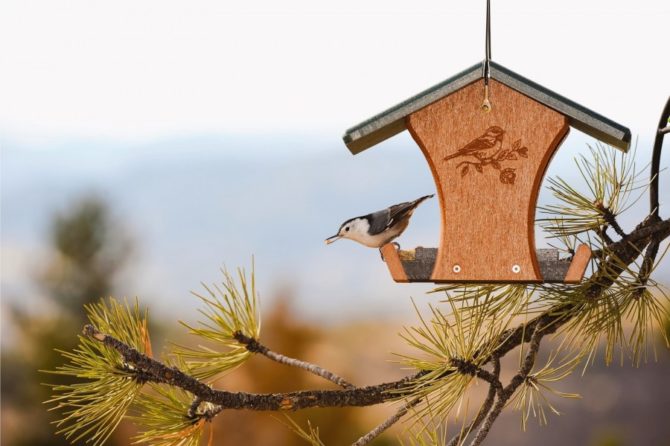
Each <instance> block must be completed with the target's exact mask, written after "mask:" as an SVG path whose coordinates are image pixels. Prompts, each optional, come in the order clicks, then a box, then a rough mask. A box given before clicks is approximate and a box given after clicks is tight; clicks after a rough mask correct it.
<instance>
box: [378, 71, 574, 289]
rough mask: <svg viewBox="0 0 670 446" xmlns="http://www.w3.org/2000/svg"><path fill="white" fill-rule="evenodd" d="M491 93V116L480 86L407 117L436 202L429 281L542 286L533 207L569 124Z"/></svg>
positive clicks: (495, 86)
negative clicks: (435, 244)
mask: <svg viewBox="0 0 670 446" xmlns="http://www.w3.org/2000/svg"><path fill="white" fill-rule="evenodd" d="M489 91H490V100H491V102H492V105H493V108H492V110H491V111H490V112H484V111H483V110H482V109H481V104H482V100H483V94H484V85H483V81H478V82H475V83H473V84H470V85H468V86H466V87H464V88H462V89H461V90H458V91H457V92H455V93H453V94H451V95H449V96H447V97H445V98H443V99H441V100H439V101H437V102H435V103H433V104H431V105H429V106H427V107H425V108H423V109H421V110H419V111H417V112H415V113H413V114H411V115H410V116H408V118H407V128H408V129H409V131H410V133H411V135H412V137H413V138H414V140H415V141H416V142H417V143H418V144H419V146H420V147H421V150H422V151H423V153H424V155H425V157H426V160H427V161H428V164H429V166H430V168H431V171H432V173H433V177H434V180H435V184H436V186H437V191H438V196H439V201H440V209H441V220H442V221H441V224H442V228H441V236H440V246H439V248H438V253H437V261H436V265H435V269H434V271H433V276H432V278H431V281H435V282H444V281H456V282H461V281H463V282H469V281H487V282H491V281H503V282H534V281H538V282H539V281H541V280H542V277H541V275H540V271H539V266H538V263H537V258H536V254H535V227H534V223H535V207H536V204H537V195H538V192H539V188H540V185H541V183H542V178H543V177H544V173H545V170H546V168H547V165H548V163H549V160H550V159H551V157H552V156H553V154H554V152H555V151H556V149H557V147H558V146H559V145H560V143H561V141H562V140H563V138H564V137H565V136H566V135H567V133H568V130H569V127H568V122H567V119H566V118H565V117H564V116H562V115H561V114H559V113H557V112H555V111H553V110H551V109H549V108H547V107H545V106H544V105H542V104H540V103H538V102H535V101H534V100H532V99H530V98H528V97H526V96H524V95H522V94H521V93H518V92H516V91H514V90H512V89H510V88H509V87H506V86H505V85H503V84H501V83H499V82H497V81H495V80H493V79H492V80H491V81H490V83H489ZM517 141H518V142H517ZM500 156H503V157H504V159H500ZM466 166H467V169H465V171H464V168H465V167H466ZM387 263H388V262H387ZM517 267H518V272H514V270H516V269H517ZM389 268H390V266H389ZM454 269H456V270H458V269H460V272H454Z"/></svg>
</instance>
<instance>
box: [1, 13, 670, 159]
mask: <svg viewBox="0 0 670 446" xmlns="http://www.w3.org/2000/svg"><path fill="white" fill-rule="evenodd" d="M0 8H1V9H0V12H1V14H0V64H1V66H2V70H1V72H0V103H1V104H2V105H1V106H0V131H1V132H2V135H3V136H4V138H6V139H9V140H10V141H21V142H24V143H30V144H34V145H37V146H48V145H49V144H48V143H53V142H54V141H60V140H72V139H95V140H98V139H102V140H112V141H122V140H125V141H128V140H130V141H151V140H156V139H160V138H170V137H175V136H183V135H190V134H200V133H214V134H231V133H232V134H239V133H242V134H268V133H270V134H276V133H277V132H281V133H289V134H324V135H328V136H330V137H332V138H335V139H336V138H339V137H340V136H341V134H342V133H343V131H344V129H346V128H348V127H350V126H352V125H353V124H356V123H357V122H359V121H361V120H363V119H366V118H367V117H369V116H371V115H373V114H376V113H377V112H379V111H381V110H384V109H386V108H388V107H389V106H391V105H393V104H395V103H397V102H399V101H401V100H403V99H405V98H407V97H409V96H411V95H413V94H415V93H417V92H419V91H422V90H423V89H425V88H427V87H429V86H431V85H433V84H435V83H437V82H439V81H441V80H443V79H445V78H447V77H449V76H451V75H453V74H454V73H457V72H459V71H461V70H462V69H465V68H467V67H469V66H471V65H473V64H474V63H477V62H479V61H480V60H481V59H482V58H483V54H484V13H485V2H484V1H483V0H481V1H467V2H466V1H460V2H456V1H447V0H442V1H433V0H427V1H413V2H407V1H396V0H383V1H381V0H373V1H360V0H340V1H337V2H314V1H306V0H287V1H283V2H277V1H269V0H267V1H266V0H263V1H258V0H250V1H244V2H230V1H221V0H212V1H198V0H195V1H189V2H184V1H174V0H145V1H137V0H116V1H113V2H110V1H96V0H72V1H58V0H34V1H25V0H18V1H15V0H5V1H3V2H2V5H1V6H0ZM668 23H670V2H667V1H664V0H657V1H656V0H640V1H635V2H631V1H621V0H590V1H583V0H564V1H560V2H547V1H536V0H508V1H505V2H501V1H496V0H493V5H492V30H493V31H492V49H493V51H492V54H493V60H495V61H496V62H498V63H500V64H502V65H504V66H506V67H508V68H511V69H512V70H514V71H516V72H518V73H520V74H522V75H524V76H526V77H528V78H530V79H532V80H534V81H536V82H538V83H540V84H542V85H544V86H546V87H548V88H550V89H552V90H554V91H556V92H558V93H560V94H563V95H564V96H567V97H569V98H571V99H573V100H575V101H576V102H578V103H581V104H583V105H585V106H587V107H589V108H592V109H594V110H596V111H600V112H602V113H603V114H606V115H607V116H608V117H610V118H611V119H613V120H615V121H617V122H621V123H624V124H625V125H627V126H629V127H630V128H631V130H632V131H633V134H636V135H642V136H644V135H649V134H650V133H651V131H653V125H654V123H655V122H656V121H657V119H658V118H657V115H658V113H660V110H661V108H662V106H663V103H664V100H665V95H666V94H667V77H668V73H669V72H670V70H669V68H670V61H668V59H667V57H665V56H664V54H663V48H664V45H665V43H666V42H667V31H666V30H667V26H668Z"/></svg>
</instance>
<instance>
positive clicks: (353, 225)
mask: <svg viewBox="0 0 670 446" xmlns="http://www.w3.org/2000/svg"><path fill="white" fill-rule="evenodd" d="M433 196H434V194H431V195H424V196H423V197H420V198H417V199H416V200H414V201H408V202H405V203H399V204H394V205H393V206H389V207H387V208H386V209H382V210H381V211H377V212H373V213H371V214H367V215H362V216H360V217H354V218H350V219H349V220H346V221H345V222H344V223H342V224H341V225H340V229H339V230H338V231H337V234H335V235H333V236H331V237H328V238H327V239H326V244H327V245H329V244H331V243H333V242H335V241H337V240H339V239H341V238H348V239H349V240H353V241H355V242H358V243H360V244H362V245H364V246H368V247H370V248H381V247H382V246H384V245H386V244H387V243H389V242H391V241H392V240H393V239H395V238H396V237H398V236H399V235H400V234H402V233H403V231H404V230H405V229H407V225H409V219H410V217H411V216H412V213H413V212H414V210H415V209H416V208H417V206H419V205H420V204H421V203H423V201H424V200H427V199H429V198H432V197H433Z"/></svg>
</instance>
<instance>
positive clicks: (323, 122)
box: [0, 0, 670, 315]
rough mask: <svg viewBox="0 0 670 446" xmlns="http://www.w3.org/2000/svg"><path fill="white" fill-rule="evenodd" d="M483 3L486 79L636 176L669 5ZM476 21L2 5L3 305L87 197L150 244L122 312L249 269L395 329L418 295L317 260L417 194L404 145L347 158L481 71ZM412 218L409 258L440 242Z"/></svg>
mask: <svg viewBox="0 0 670 446" xmlns="http://www.w3.org/2000/svg"><path fill="white" fill-rule="evenodd" d="M492 3H493V4H492V31H493V32H492V55H493V60H494V61H496V62H498V63H500V64H502V65H504V66H506V67H507V68H510V69H512V70H514V71H515V72H517V73H519V74H521V75H523V76H525V77H527V78H530V79H532V80H533V81H535V82H537V83H540V84H541V85H543V86H545V87H547V88H549V89H551V90H554V91H555V92H557V93H559V94H562V95H564V96H566V97H568V98H570V99H572V100H574V101H575V102H577V103H580V104H582V105H584V106H586V107H588V108H591V109H592V110H595V111H597V112H599V113H601V114H603V115H605V116H607V117H608V118H610V119H612V120H614V121H617V122H619V123H621V124H623V125H626V126H628V127H629V128H630V129H631V131H632V134H633V137H634V138H635V139H636V140H638V141H639V146H640V150H639V154H640V156H641V158H640V160H641V163H642V164H644V163H646V160H647V159H648V156H649V150H648V149H649V145H650V142H651V140H652V138H653V131H654V129H655V125H656V123H657V121H658V115H659V113H660V112H661V109H662V107H663V105H664V103H665V101H666V99H667V95H668V93H669V91H668V82H667V79H668V76H669V75H670V60H669V59H668V58H667V56H666V55H664V54H663V52H664V51H665V46H667V39H668V33H667V29H668V26H669V25H670V2H668V1H667V0H666V1H660V0H659V1H652V0H648V1H647V0H641V1H636V2H630V1H619V0H613V1H612V0H610V1H601V0H590V1H583V0H581V1H574V0H564V1H561V2H547V1H530V0H508V1H506V2H502V1H499V0H493V2H492ZM484 17H485V2H484V1H483V0H481V1H467V2H466V1H461V2H455V1H446V0H443V1H413V2H407V1H395V0H385V1H377V0H374V1H361V0H358V1H353V0H340V1H337V2H314V1H310V2H308V1H301V0H288V1H284V2H277V1H254V0H251V1H244V2H228V1H197V0H194V1H188V2H184V1H171V0H161V1H154V0H145V1H138V0H133V1H126V0H115V1H113V2H110V1H104V2H103V1H95V0H81V1H78V0H73V1H58V0H34V1H26V0H18V1H14V0H4V1H3V2H2V3H1V4H0V149H1V154H2V157H1V159H0V161H1V164H2V177H3V178H2V202H3V203H2V244H3V247H2V254H3V255H2V258H3V259H2V261H3V264H2V275H3V278H2V284H3V292H5V291H7V290H9V291H12V293H13V294H14V295H22V290H23V288H22V286H23V285H22V283H24V282H26V283H27V282H28V281H30V274H31V268H33V267H34V265H33V264H34V258H35V253H36V252H39V250H40V249H43V248H44V241H45V238H46V236H45V234H46V230H47V228H48V225H47V222H48V221H49V217H50V216H51V215H52V214H53V212H55V211H58V210H61V209H63V208H64V207H65V206H66V204H67V202H68V201H69V200H73V199H76V197H77V196H79V195H81V193H82V191H90V190H93V191H97V192H98V193H100V194H102V195H103V196H105V197H107V198H109V199H110V201H111V202H112V204H113V205H114V207H115V209H116V212H117V215H118V216H119V218H120V219H122V220H124V222H125V223H126V224H127V225H128V226H129V229H130V231H131V232H133V234H134V235H135V237H136V239H137V240H141V241H142V243H143V246H142V249H141V252H142V268H141V270H137V274H136V275H137V276H138V278H139V279H138V281H136V285H137V286H136V287H133V288H129V291H128V293H127V295H130V296H132V295H135V294H143V293H144V292H146V294H148V295H152V296H154V299H156V300H160V299H163V300H165V299H167V297H166V296H169V298H170V299H172V301H175V302H176V299H181V297H182V296H184V297H185V296H187V295H188V291H189V290H191V289H194V288H196V287H197V284H198V283H199V281H201V280H204V281H206V282H209V281H210V280H214V278H215V277H216V273H217V271H218V268H219V266H221V265H222V264H224V263H226V264H228V265H229V266H236V265H245V264H248V261H249V258H250V256H251V254H255V255H256V264H257V266H258V269H259V271H260V272H261V273H262V274H264V275H265V277H267V279H266V282H265V283H266V284H267V287H266V289H269V288H272V289H276V288H278V287H279V288H280V287H281V286H289V287H295V290H296V292H297V294H298V295H299V296H301V297H300V302H301V304H302V305H303V307H304V308H310V307H309V306H310V305H312V306H311V310H308V311H307V313H310V311H311V314H312V315H314V314H316V313H322V314H323V313H324V312H329V313H331V314H338V313H339V314H347V315H351V310H347V311H345V310H344V309H343V307H344V306H345V305H346V304H350V303H352V302H358V303H361V302H368V303H369V304H370V306H369V308H373V309H374V308H376V309H377V310H376V311H379V309H380V308H383V309H385V310H386V309H388V310H389V311H391V310H397V309H398V308H404V310H403V311H407V307H408V302H407V300H406V299H402V298H403V297H407V296H408V295H409V294H410V293H412V294H413V295H416V293H418V292H419V291H422V289H421V290H420V289H418V288H399V287H397V286H396V285H395V284H393V283H392V282H391V281H390V280H386V279H388V277H387V276H386V271H385V267H384V265H383V264H382V263H381V262H380V261H379V258H378V255H377V253H375V252H367V251H365V252H363V251H361V249H359V248H360V247H357V246H354V245H353V244H350V245H346V244H343V245H340V246H333V247H329V248H328V249H329V250H326V248H325V247H324V246H323V238H325V237H326V236H329V235H332V233H333V232H334V230H336V229H337V227H338V225H339V223H340V222H341V221H343V220H344V219H346V218H348V217H351V216H354V215H360V214H363V213H367V212H369V211H373V210H376V209H379V208H382V207H384V206H386V205H390V204H392V203H394V202H397V201H401V200H408V199H412V198H415V196H418V195H420V194H425V193H429V192H430V190H429V189H430V188H431V187H432V180H431V178H430V174H429V172H428V171H427V169H425V161H424V160H423V159H422V158H421V155H420V153H419V152H418V151H416V150H414V149H413V148H412V147H411V146H412V145H413V142H412V141H411V138H409V137H408V135H407V134H406V133H404V134H402V135H399V136H397V137H395V138H394V139H393V140H391V141H388V142H385V143H383V144H382V145H383V146H384V147H383V148H382V147H380V148H375V149H374V150H370V151H366V152H365V153H363V154H361V155H358V156H356V157H352V156H351V155H350V154H349V152H348V151H347V150H346V148H345V147H344V145H343V143H342V142H341V136H342V134H343V133H344V131H345V129H347V128H349V127H351V126H353V125H355V124H357V123H358V122H360V121H362V120H364V119H367V118H368V117H370V116H372V115H374V114H376V113H378V112H380V111H382V110H385V109H386V108H388V107H390V106H392V105H394V104H396V103H398V102H400V101H402V100H404V99H406V98H408V97H410V96H412V95H414V94H416V93H418V92H420V91H422V90H424V89H426V88H428V87H430V86H432V85H434V84H436V83H438V82H440V81H442V80H444V79H446V78H448V77H450V76H452V75H454V74H455V73H458V72H460V71H461V70H463V69H465V68H468V67H470V66H471V65H473V64H475V63H478V62H479V61H481V60H482V58H483V55H484ZM588 142H589V141H588V140H587V139H585V138H584V136H583V135H580V134H579V133H578V132H573V134H572V136H570V137H569V138H568V140H567V141H566V142H565V144H564V146H566V147H569V150H561V152H560V153H559V155H560V156H557V158H556V159H555V162H554V163H552V166H551V167H550V171H549V174H562V175H568V176H570V175H572V174H574V169H571V168H570V167H569V166H571V158H572V157H573V156H574V155H575V154H579V153H583V149H584V147H585V145H586V143H588ZM408 147H410V148H412V149H413V150H411V151H407V150H406V149H407V148H408ZM387 149H388V150H387ZM665 159H667V155H666V156H664V160H665ZM664 165H667V162H665V161H664ZM187 169H188V171H187V172H185V170H187ZM408 169H411V172H408V171H407V170H408ZM259 172H260V173H259ZM253 175H262V180H259V181H251V180H250V178H253ZM400 175H402V176H403V178H404V179H405V180H406V181H405V183H406V184H403V185H402V187H401V188H400V187H394V188H393V189H391V188H390V187H389V183H388V181H387V178H389V177H391V178H393V177H396V176H400ZM239 184H244V185H245V186H244V187H245V189H244V190H241V191H240V192H239V193H232V192H231V190H233V188H235V187H237V186H238V185H239ZM664 184H665V183H664ZM401 189H402V190H401ZM662 190H666V189H662ZM424 206H425V209H422V212H417V215H416V216H415V217H414V220H413V225H412V228H411V229H413V232H411V233H410V231H408V233H407V235H406V237H405V236H404V237H405V239H404V240H405V241H404V242H403V243H408V244H409V245H410V246H415V245H417V244H424V246H427V245H428V244H429V243H431V242H432V241H433V240H434V239H435V237H436V236H435V234H437V223H436V220H437V219H436V218H435V216H436V215H437V212H438V210H437V206H436V205H435V203H427V204H426V205H424ZM230 209H236V210H239V215H235V216H234V217H235V218H230V216H229V210H230ZM193 219H196V221H198V222H199V223H200V226H197V227H193V226H188V224H189V221H191V220H193ZM231 222H237V226H235V225H233V226H231V225H232V223H231ZM237 228H242V229H244V230H246V232H243V231H242V229H237ZM278 228H279V229H278ZM236 231H240V232H236ZM278 234H279V235H278ZM296 239H298V240H299V242H292V240H296ZM270 248H273V249H274V250H273V249H270ZM357 249H358V250H357ZM289 251H290V253H289V254H290V255H288V256H286V257H282V256H280V255H278V253H282V255H284V254H285V253H288V252H289ZM357 256H363V257H362V258H364V259H365V260H364V261H363V262H362V263H363V264H365V265H366V266H365V267H361V266H360V264H358V263H356V262H357V260H356V261H354V260H352V259H357V258H359V257H357ZM301 262H302V263H301ZM296 271H298V273H296ZM290 273H293V274H294V276H295V277H298V279H297V280H298V281H297V282H293V283H288V284H286V283H283V282H282V280H283V279H282V277H285V276H288V275H290ZM380 275H383V277H384V280H385V281H384V282H383V283H382V282H380V280H379V277H380ZM424 288H425V287H424ZM371 294H374V296H373V297H370V296H371ZM177 296H179V297H177ZM317 298H318V299H321V300H322V301H323V302H325V303H324V304H322V305H320V306H318V305H317V306H314V304H313V302H314V301H315V299H317ZM347 299H348V300H347ZM366 299H367V300H366ZM189 305H190V304H189V303H188V302H187V301H183V300H182V301H179V303H178V304H175V308H176V309H177V310H181V309H183V308H185V307H187V306H189ZM360 306H362V304H360ZM354 311H355V310H354Z"/></svg>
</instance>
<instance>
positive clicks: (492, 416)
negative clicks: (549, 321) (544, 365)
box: [470, 324, 546, 446]
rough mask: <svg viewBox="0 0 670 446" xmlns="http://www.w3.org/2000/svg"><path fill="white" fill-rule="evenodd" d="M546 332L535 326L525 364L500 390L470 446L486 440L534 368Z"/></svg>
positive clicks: (539, 325)
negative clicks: (495, 422)
mask: <svg viewBox="0 0 670 446" xmlns="http://www.w3.org/2000/svg"><path fill="white" fill-rule="evenodd" d="M545 334H546V333H545V331H544V330H543V328H542V325H541V324H538V325H536V326H535V329H534V330H533V334H532V336H531V339H530V346H529V347H528V353H526V357H525V359H524V361H523V364H522V365H521V369H520V370H519V373H517V374H516V375H514V377H513V378H512V380H511V381H510V383H509V384H508V385H507V386H506V387H505V388H504V389H500V390H498V401H496V403H495V405H494V406H493V408H492V409H491V410H490V411H489V413H488V415H487V416H486V419H484V424H483V425H482V427H481V428H480V429H479V431H478V432H477V435H476V436H475V438H474V440H472V443H470V446H479V445H480V444H481V443H482V441H484V439H485V438H486V436H487V435H488V434H489V431H490V430H491V426H493V422H494V421H495V420H496V418H498V416H499V415H500V412H502V410H503V408H504V407H505V404H507V401H508V400H509V399H510V398H511V397H512V395H514V392H515V391H516V389H518V388H519V386H520V385H521V384H523V382H524V381H525V380H526V378H527V377H528V374H529V373H530V371H531V370H532V369H533V365H534V364H535V357H536V356H537V351H538V350H539V349H540V341H542V337H543V336H544V335H545Z"/></svg>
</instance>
